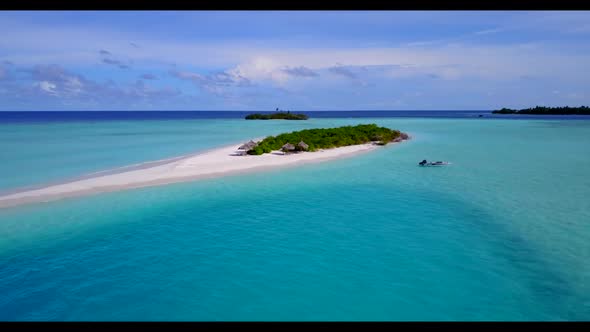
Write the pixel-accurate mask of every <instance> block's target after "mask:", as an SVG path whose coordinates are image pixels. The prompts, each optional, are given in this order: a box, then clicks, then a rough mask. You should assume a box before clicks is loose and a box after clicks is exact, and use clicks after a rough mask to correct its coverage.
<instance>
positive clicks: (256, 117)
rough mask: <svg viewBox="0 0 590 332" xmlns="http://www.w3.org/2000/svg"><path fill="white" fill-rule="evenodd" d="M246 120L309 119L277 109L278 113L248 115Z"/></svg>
mask: <svg viewBox="0 0 590 332" xmlns="http://www.w3.org/2000/svg"><path fill="white" fill-rule="evenodd" d="M245 119H246V120H307V119H309V117H308V116H307V115H305V114H302V113H291V112H290V111H286V112H285V111H279V109H278V108H277V112H276V113H272V114H260V113H254V114H248V115H246V118H245Z"/></svg>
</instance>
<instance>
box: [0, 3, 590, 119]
mask: <svg viewBox="0 0 590 332" xmlns="http://www.w3.org/2000/svg"><path fill="white" fill-rule="evenodd" d="M0 31H2V37H1V38H0V110H4V111H8V110H274V109H275V108H276V107H279V108H283V109H291V110H363V109H383V110H396V109H397V110H414V109H416V110H438V109H457V110H479V109H495V108H501V107H514V108H522V107H530V106H535V105H547V106H559V105H570V106H579V105H589V104H590V75H588V73H589V72H590V12H588V11H572V12H566V11H554V12H547V11H534V12H526V11H506V12H494V11H485V12H477V11H398V12H395V11H333V12H330V11H293V12H288V11H282V12H281V11H260V12H257V11H201V12H199V11H193V12H191V11H180V12H175V11H162V12H158V11H137V12H133V11H120V12H115V11H113V12H109V11H97V12H93V11H69V12H59V11H47V12H44V11H35V12H18V11H14V12H9V11H6V12H1V13H0Z"/></svg>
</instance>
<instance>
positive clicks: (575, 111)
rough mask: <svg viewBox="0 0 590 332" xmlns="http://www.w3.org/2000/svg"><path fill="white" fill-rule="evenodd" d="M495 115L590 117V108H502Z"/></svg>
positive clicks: (494, 112)
mask: <svg viewBox="0 0 590 332" xmlns="http://www.w3.org/2000/svg"><path fill="white" fill-rule="evenodd" d="M492 113H493V114H536V115H590V108H589V107H588V106H580V107H569V106H564V107H545V106H536V107H534V108H525V109H521V110H515V109H510V108H502V109H500V110H495V111H493V112H492Z"/></svg>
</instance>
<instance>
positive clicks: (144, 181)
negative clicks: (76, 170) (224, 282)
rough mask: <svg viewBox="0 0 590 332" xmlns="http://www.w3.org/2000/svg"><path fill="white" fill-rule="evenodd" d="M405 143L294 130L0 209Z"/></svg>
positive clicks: (384, 134) (367, 129) (371, 129)
mask: <svg viewBox="0 0 590 332" xmlns="http://www.w3.org/2000/svg"><path fill="white" fill-rule="evenodd" d="M408 138H409V136H408V135H407V134H406V133H403V132H400V131H399V130H392V129H389V128H384V127H378V126H377V125H376V124H361V125H357V126H345V127H338V128H327V129H307V130H301V131H294V132H291V133H284V134H280V135H278V136H268V137H266V138H264V139H262V140H256V141H257V142H255V141H254V140H252V141H249V142H248V143H246V144H243V145H242V146H240V145H238V144H232V145H228V146H224V147H219V148H216V149H213V150H209V151H206V152H201V153H197V154H194V155H186V156H179V157H177V158H172V159H165V160H159V161H153V162H149V163H144V164H140V165H136V166H133V167H125V168H124V170H122V171H113V172H99V174H98V175H95V176H89V177H84V178H82V179H78V180H73V181H67V182H63V183H57V184H53V185H49V186H46V187H40V188H34V189H30V188H28V189H24V190H22V191H18V192H13V193H9V194H5V195H1V194H0V208H3V207H8V206H15V205H21V204H28V203H34V202H47V201H51V200H57V199H62V198H67V197H77V196H81V195H91V194H95V193H102V192H109V191H117V190H126V189H131V188H141V187H148V186H157V185H164V184H168V183H176V182H184V181H193V180H198V179H208V178H213V177H220V176H226V175H230V174H241V173H245V172H254V171H262V170H268V169H269V168H276V167H288V166H291V167H292V166H298V165H301V164H302V163H316V162H322V161H327V160H332V159H338V158H344V157H350V156H355V155H357V154H360V153H365V152H368V151H372V150H375V149H378V148H379V147H378V146H379V145H387V144H388V143H390V142H401V141H403V140H406V139H408ZM236 150H238V151H236ZM307 151H309V153H308V152H307ZM312 151H318V152H312ZM319 151H321V152H319ZM269 152H271V153H269Z"/></svg>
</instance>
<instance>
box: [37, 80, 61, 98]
mask: <svg viewBox="0 0 590 332" xmlns="http://www.w3.org/2000/svg"><path fill="white" fill-rule="evenodd" d="M37 84H38V86H39V89H41V91H43V92H46V93H48V94H50V95H54V96H55V95H57V91H56V90H55V89H56V88H57V85H55V83H51V82H48V81H41V82H39V83H37Z"/></svg>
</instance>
